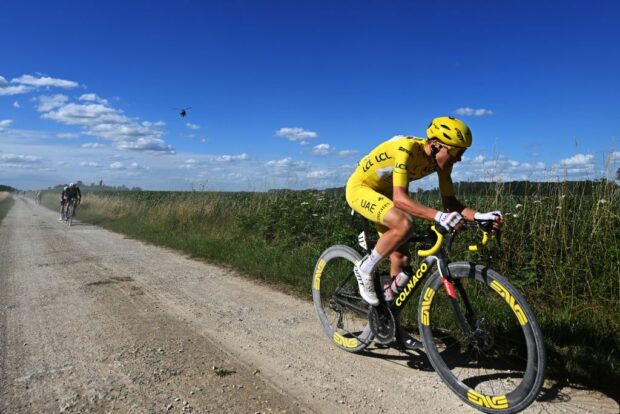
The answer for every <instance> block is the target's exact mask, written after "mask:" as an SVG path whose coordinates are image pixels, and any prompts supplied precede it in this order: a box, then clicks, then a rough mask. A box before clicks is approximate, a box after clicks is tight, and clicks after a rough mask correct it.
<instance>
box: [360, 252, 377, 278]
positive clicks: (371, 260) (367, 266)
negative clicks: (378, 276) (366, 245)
mask: <svg viewBox="0 0 620 414" xmlns="http://www.w3.org/2000/svg"><path fill="white" fill-rule="evenodd" d="M382 259H383V256H381V255H380V254H379V253H378V252H377V250H376V249H372V252H370V256H368V258H367V259H366V260H364V262H363V263H362V265H361V266H360V270H361V271H362V272H364V273H372V271H373V270H375V267H377V265H378V264H379V262H380V261H381V260H382Z"/></svg>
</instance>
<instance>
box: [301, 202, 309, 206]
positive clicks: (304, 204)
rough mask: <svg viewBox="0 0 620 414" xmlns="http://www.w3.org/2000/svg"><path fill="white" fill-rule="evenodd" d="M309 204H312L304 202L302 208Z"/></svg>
mask: <svg viewBox="0 0 620 414" xmlns="http://www.w3.org/2000/svg"><path fill="white" fill-rule="evenodd" d="M308 204H310V203H308V202H307V201H304V202H302V203H301V205H302V206H307V205H308Z"/></svg>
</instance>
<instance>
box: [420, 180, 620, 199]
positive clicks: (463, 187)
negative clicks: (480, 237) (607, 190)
mask: <svg viewBox="0 0 620 414" xmlns="http://www.w3.org/2000/svg"><path fill="white" fill-rule="evenodd" d="M607 186H613V187H616V186H617V184H616V183H614V182H613V181H608V180H605V179H602V180H595V181H561V182H538V181H508V182H504V183H502V182H481V181H480V182H478V181H476V182H458V183H455V184H454V191H455V193H456V194H467V195H479V196H489V195H496V194H502V195H515V196H533V195H549V194H581V195H592V194H595V193H597V192H598V191H599V190H600V189H601V188H604V187H607ZM415 192H416V193H418V194H424V193H437V194H439V190H438V189H437V188H434V189H432V190H423V189H421V188H419V189H418V190H417V191H415Z"/></svg>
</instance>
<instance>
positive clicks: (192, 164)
mask: <svg viewBox="0 0 620 414" xmlns="http://www.w3.org/2000/svg"><path fill="white" fill-rule="evenodd" d="M179 168H187V169H192V168H196V160H195V159H193V158H190V159H188V160H185V162H184V163H183V164H181V165H179Z"/></svg>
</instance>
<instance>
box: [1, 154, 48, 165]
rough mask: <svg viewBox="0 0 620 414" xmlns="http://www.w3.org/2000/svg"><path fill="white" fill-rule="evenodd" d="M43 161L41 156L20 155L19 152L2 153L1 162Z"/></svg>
mask: <svg viewBox="0 0 620 414" xmlns="http://www.w3.org/2000/svg"><path fill="white" fill-rule="evenodd" d="M40 161H41V157H36V156H34V155H18V154H0V162H3V163H5V162H7V163H16V164H24V163H26V164H32V163H38V162H40Z"/></svg>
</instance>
